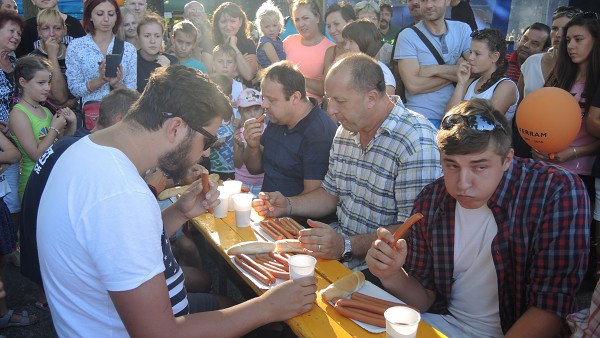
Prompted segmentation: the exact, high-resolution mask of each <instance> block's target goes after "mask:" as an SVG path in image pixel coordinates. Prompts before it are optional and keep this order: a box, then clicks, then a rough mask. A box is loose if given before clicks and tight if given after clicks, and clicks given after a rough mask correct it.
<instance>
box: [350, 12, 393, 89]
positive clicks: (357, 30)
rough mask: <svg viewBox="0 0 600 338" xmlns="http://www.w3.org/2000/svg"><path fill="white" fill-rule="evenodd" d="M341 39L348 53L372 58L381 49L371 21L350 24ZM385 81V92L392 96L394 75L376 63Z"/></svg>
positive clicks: (376, 29)
mask: <svg viewBox="0 0 600 338" xmlns="http://www.w3.org/2000/svg"><path fill="white" fill-rule="evenodd" d="M342 38H343V39H344V41H345V47H344V48H345V49H346V51H348V52H354V53H364V54H367V55H368V56H370V57H372V58H374V57H375V55H377V53H378V52H379V50H380V49H381V45H382V42H381V33H380V32H379V28H377V27H375V25H374V24H373V23H372V22H371V21H367V20H358V21H354V22H351V23H349V24H347V25H346V27H344V29H343V30H342ZM377 63H379V66H380V67H381V70H382V71H383V77H384V79H385V92H386V93H387V94H388V95H394V94H395V91H396V79H394V74H392V71H391V70H390V69H389V68H388V66H386V65H385V64H384V63H383V62H381V61H377Z"/></svg>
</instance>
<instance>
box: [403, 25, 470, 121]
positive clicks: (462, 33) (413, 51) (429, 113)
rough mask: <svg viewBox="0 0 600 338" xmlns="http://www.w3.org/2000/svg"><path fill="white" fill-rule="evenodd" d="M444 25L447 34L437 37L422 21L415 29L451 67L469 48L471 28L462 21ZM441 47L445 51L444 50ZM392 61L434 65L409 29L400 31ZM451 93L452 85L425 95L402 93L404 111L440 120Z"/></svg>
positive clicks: (432, 58) (427, 49)
mask: <svg viewBox="0 0 600 338" xmlns="http://www.w3.org/2000/svg"><path fill="white" fill-rule="evenodd" d="M446 25H447V27H448V32H447V33H446V34H443V35H440V36H438V35H433V34H431V33H430V32H429V30H427V28H426V27H425V25H424V24H423V21H421V22H419V23H418V24H416V25H415V26H416V27H417V28H418V29H419V30H420V31H421V32H423V34H425V36H426V37H427V38H428V39H429V41H431V44H432V45H433V46H434V47H435V49H436V50H437V51H438V53H440V55H441V56H442V58H443V59H444V61H445V63H446V64H448V65H454V64H456V61H458V59H459V58H460V56H461V55H462V54H463V53H464V52H465V51H467V50H468V49H469V48H471V28H470V27H469V25H467V24H466V23H464V22H458V21H450V20H446ZM444 44H445V46H446V48H444ZM393 59H394V60H400V59H417V60H418V61H419V66H430V65H437V64H438V62H437V60H436V59H435V57H434V56H433V54H431V52H430V51H429V48H427V46H425V44H424V43H423V41H421V39H420V38H419V36H418V35H417V33H415V32H414V31H413V30H412V29H404V30H403V31H402V32H400V34H399V35H398V41H397V42H396V49H395V50H394V57H393ZM453 92H454V86H453V85H452V84H448V85H447V86H445V87H443V88H440V89H438V90H436V91H432V92H429V93H422V94H411V93H410V92H409V91H406V108H408V109H410V110H413V111H416V112H417V113H420V114H422V115H424V116H425V117H426V118H428V119H434V120H441V119H442V117H443V116H444V110H445V108H446V104H447V103H448V101H449V100H450V97H451V96H452V93H453Z"/></svg>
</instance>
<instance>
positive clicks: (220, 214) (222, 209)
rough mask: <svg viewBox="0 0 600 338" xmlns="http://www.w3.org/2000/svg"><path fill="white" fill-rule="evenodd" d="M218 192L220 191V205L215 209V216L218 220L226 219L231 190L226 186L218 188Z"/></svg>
mask: <svg viewBox="0 0 600 338" xmlns="http://www.w3.org/2000/svg"><path fill="white" fill-rule="evenodd" d="M217 190H219V205H217V206H216V207H215V210H214V215H215V217H217V218H225V217H227V208H228V207H229V190H227V188H226V187H224V186H220V187H217Z"/></svg>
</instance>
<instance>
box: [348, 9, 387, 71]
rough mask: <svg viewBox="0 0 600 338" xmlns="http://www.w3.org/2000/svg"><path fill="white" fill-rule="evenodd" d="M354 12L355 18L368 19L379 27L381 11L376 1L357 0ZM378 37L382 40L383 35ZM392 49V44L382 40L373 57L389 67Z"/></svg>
mask: <svg viewBox="0 0 600 338" xmlns="http://www.w3.org/2000/svg"><path fill="white" fill-rule="evenodd" d="M354 12H355V13H356V18H357V19H359V20H360V19H365V20H369V21H371V22H372V23H373V24H374V25H375V27H379V19H380V18H381V16H380V15H381V12H380V10H379V5H378V4H377V2H375V1H373V0H364V1H361V2H358V3H357V4H356V5H354ZM380 39H381V40H382V41H383V37H381V38H380ZM393 51H394V46H392V45H391V44H389V43H387V42H384V43H383V45H382V46H381V49H380V50H379V53H378V54H377V56H376V57H375V59H377V60H379V61H381V62H383V63H384V64H386V65H387V66H388V67H389V66H390V62H391V60H392V52H393Z"/></svg>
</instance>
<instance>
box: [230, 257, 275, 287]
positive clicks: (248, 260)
mask: <svg viewBox="0 0 600 338" xmlns="http://www.w3.org/2000/svg"><path fill="white" fill-rule="evenodd" d="M236 256H237V257H239V258H240V259H241V260H243V261H244V262H245V263H246V264H248V265H250V266H251V267H252V268H253V269H254V270H256V271H258V272H260V273H261V274H263V275H265V276H266V277H267V278H269V280H270V281H271V283H275V276H273V275H272V274H271V273H270V272H269V271H267V270H266V269H265V267H264V266H262V265H260V264H258V263H256V262H255V261H254V260H253V259H252V258H250V257H249V256H248V255H245V254H239V255H236Z"/></svg>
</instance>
